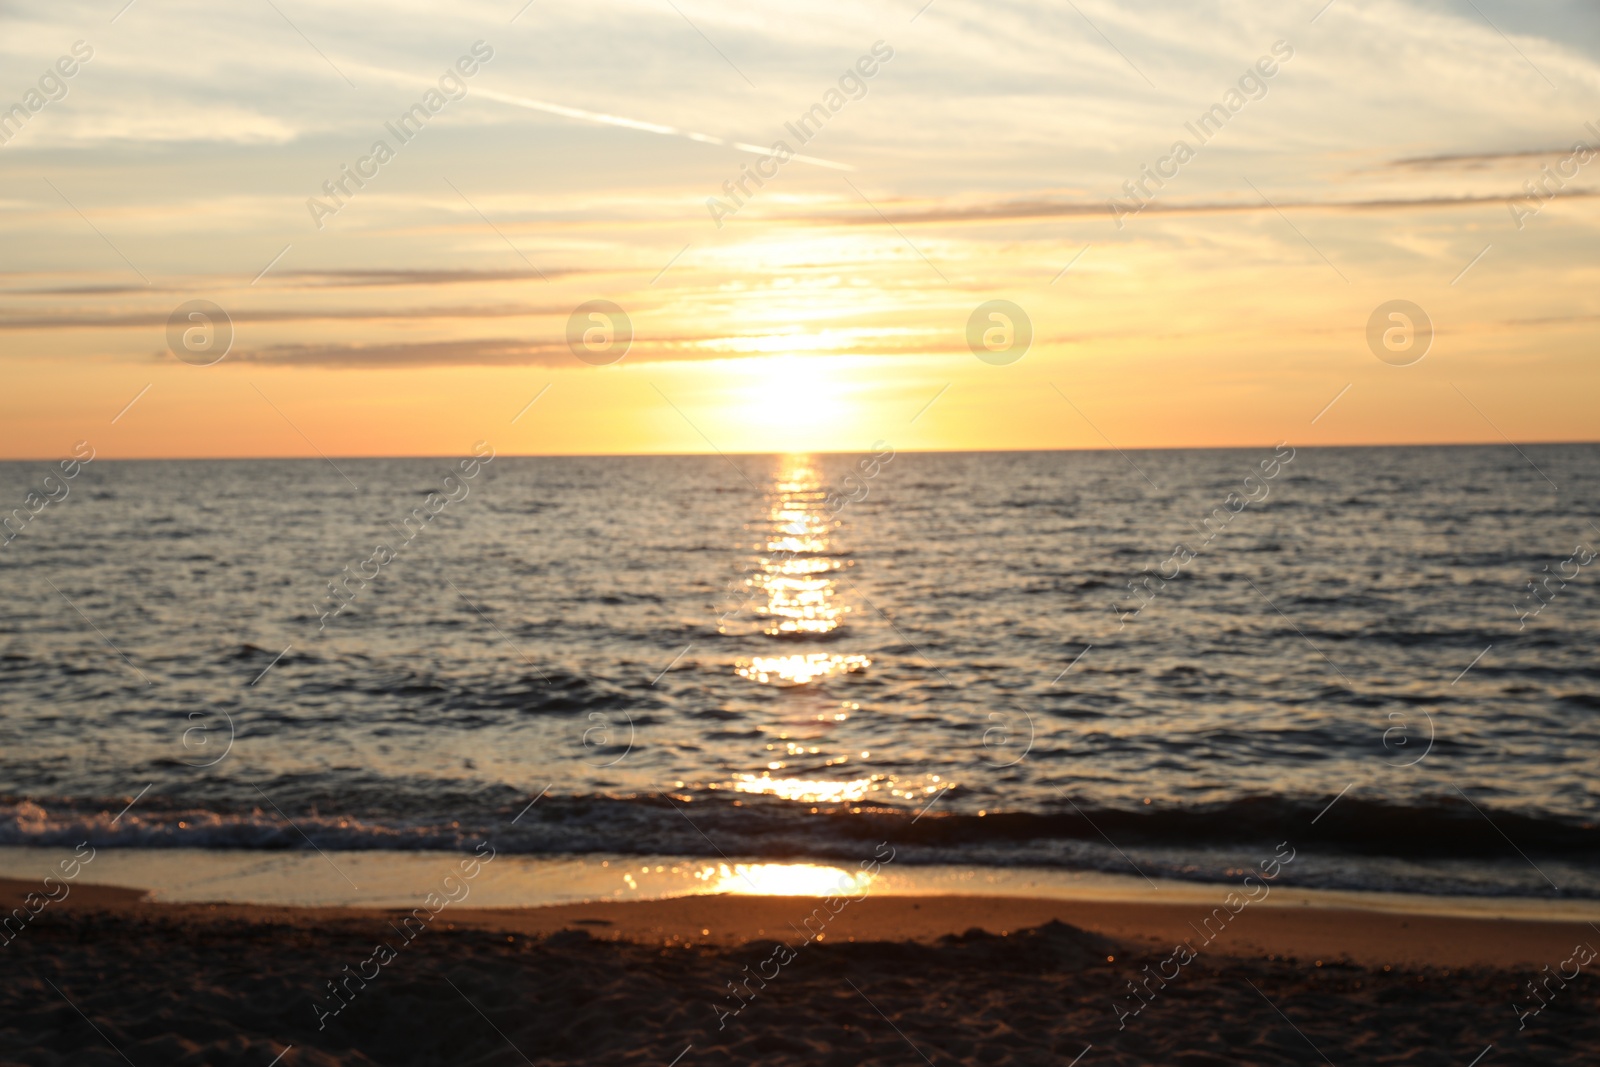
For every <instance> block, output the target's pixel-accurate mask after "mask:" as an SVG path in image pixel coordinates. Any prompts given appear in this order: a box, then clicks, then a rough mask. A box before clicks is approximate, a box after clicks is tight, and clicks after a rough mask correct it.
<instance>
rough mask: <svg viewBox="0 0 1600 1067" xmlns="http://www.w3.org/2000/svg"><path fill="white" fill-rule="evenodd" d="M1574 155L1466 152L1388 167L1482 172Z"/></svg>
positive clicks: (1532, 150) (1565, 151) (1398, 162)
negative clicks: (1514, 163) (1495, 166)
mask: <svg viewBox="0 0 1600 1067" xmlns="http://www.w3.org/2000/svg"><path fill="white" fill-rule="evenodd" d="M1571 154H1572V149H1571V148H1530V149H1524V150H1522V151H1515V152H1464V153H1460V154H1457V155H1438V156H1413V157H1411V158H1409V159H1396V160H1392V161H1390V163H1389V164H1388V166H1390V167H1394V168H1398V169H1409V170H1444V169H1451V168H1459V169H1462V170H1482V169H1484V168H1485V167H1488V166H1489V165H1491V164H1494V163H1509V162H1512V161H1516V160H1524V159H1549V158H1552V157H1556V156H1568V155H1571Z"/></svg>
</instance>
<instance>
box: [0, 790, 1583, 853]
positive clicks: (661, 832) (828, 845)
mask: <svg viewBox="0 0 1600 1067" xmlns="http://www.w3.org/2000/svg"><path fill="white" fill-rule="evenodd" d="M495 794H499V795H495ZM323 799H324V800H326V797H324V798H323ZM125 803H126V802H125V801H123V800H118V801H116V802H108V801H101V802H96V801H94V800H85V799H83V798H35V799H26V798H15V797H13V798H0V845H51V846H63V845H76V844H77V843H79V842H81V841H84V840H87V841H89V842H90V843H91V844H93V845H95V846H96V847H100V846H106V847H128V848H174V847H189V848H244V849H295V848H306V847H308V846H309V844H311V843H314V844H315V845H316V846H317V847H321V848H329V849H339V850H350V851H360V850H372V849H383V850H400V851H419V850H453V849H470V848H471V847H472V846H473V845H474V844H475V843H476V842H478V841H482V840H485V839H492V840H493V841H494V842H495V845H496V847H497V848H499V849H501V850H502V851H508V852H512V853H527V854H539V853H563V854H572V853H589V852H606V853H621V854H630V853H632V854H646V853H649V854H656V853H663V852H670V853H673V854H681V855H692V856H702V855H703V856H717V855H733V854H737V855H739V856H741V857H759V858H765V859H796V858H819V859H826V858H840V857H853V856H856V855H858V854H860V852H861V850H862V848H863V847H864V846H865V847H868V848H869V850H870V845H871V844H872V843H875V842H878V841H883V840H892V841H894V842H896V844H897V845H903V846H906V847H908V848H910V849H911V850H912V857H911V862H918V861H919V859H918V858H919V857H920V858H921V861H922V862H951V861H952V860H956V861H959V859H960V857H962V856H963V855H978V854H982V855H983V856H984V860H983V862H985V863H987V864H992V863H997V862H998V863H1001V864H1006V863H1007V862H1008V861H1007V857H1008V856H1009V857H1011V859H1010V861H1009V862H1010V863H1038V862H1040V858H1041V857H1047V856H1048V855H1050V854H1053V853H1061V852H1062V850H1061V849H1059V848H1054V847H1053V846H1057V845H1068V846H1070V845H1073V844H1075V843H1085V842H1087V843H1090V844H1095V845H1102V844H1104V843H1106V842H1108V841H1110V842H1115V846H1113V847H1120V848H1123V849H1130V850H1141V851H1146V852H1159V851H1162V850H1170V849H1174V848H1180V849H1195V848H1201V849H1204V848H1210V849H1223V850H1227V849H1235V848H1253V847H1259V846H1260V845H1261V844H1262V843H1263V842H1277V841H1281V840H1289V841H1292V842H1294V843H1295V845H1296V847H1301V848H1306V849H1312V850H1317V851H1323V852H1337V853H1339V854H1342V855H1347V856H1364V857H1390V858H1395V859H1406V860H1422V859H1427V860H1493V859H1497V858H1501V857H1504V856H1506V855H1508V850H1509V848H1510V846H1508V844H1507V841H1508V840H1510V841H1514V842H1516V846H1515V847H1516V848H1518V849H1520V850H1522V851H1523V852H1526V853H1528V854H1530V855H1535V856H1539V857H1541V858H1554V859H1558V860H1561V861H1564V862H1569V863H1579V864H1582V863H1585V862H1594V861H1595V860H1596V859H1597V858H1600V827H1596V826H1595V825H1594V824H1593V823H1591V822H1583V821H1577V820H1573V819H1569V818H1561V817H1556V816H1551V815H1536V814H1523V813H1518V812H1510V811H1495V812H1494V813H1493V816H1492V819H1493V821H1492V822H1491V821H1490V818H1489V817H1488V816H1486V815H1485V814H1484V813H1483V812H1482V811H1480V810H1479V809H1478V808H1476V807H1474V806H1473V805H1470V804H1468V803H1465V802H1464V801H1461V800H1459V799H1458V800H1455V801H1454V802H1451V801H1450V800H1448V799H1444V798H1442V799H1440V800H1439V801H1438V802H1437V803H1435V804H1430V805H1426V806H1409V807H1408V806H1395V805H1390V804H1384V803H1379V802H1369V801H1363V800H1359V799H1355V798H1342V799H1340V800H1339V801H1337V803H1336V804H1335V805H1334V806H1333V807H1331V808H1327V807H1326V801H1321V800H1319V802H1318V803H1311V802H1308V801H1301V800H1286V799H1284V798H1281V797H1265V796H1262V797H1250V798H1246V799H1243V800H1237V801H1229V802H1225V803H1218V804H1215V805H1202V806H1196V807H1191V808H1179V809H1173V808H1156V809H1144V810H1130V809H1126V808H1115V807H1098V806H1094V805H1089V804H1084V805H1077V806H1070V805H1069V807H1068V809H1067V810H1062V811H996V812H986V813H983V814H973V813H960V812H939V811H936V810H925V811H924V812H922V813H920V814H919V813H918V812H916V811H910V810H904V809H896V808H887V807H869V806H862V807H860V808H857V809H846V808H835V809H827V810H822V811H818V812H816V813H812V812H811V811H810V810H809V808H806V807H803V806H796V805H793V804H790V803H787V802H784V801H779V800H774V799H772V798H766V797H759V796H744V795H741V796H740V797H738V798H737V799H733V798H728V799H724V798H722V797H719V796H717V795H716V794H714V793H713V794H709V795H707V794H705V793H700V794H693V795H691V794H688V793H674V794H662V795H648V796H605V795H588V796H548V795H546V796H541V797H540V798H539V799H538V800H537V801H535V802H533V803H532V804H528V802H527V801H526V800H525V799H524V798H522V797H519V796H513V795H512V793H511V791H510V790H508V789H497V790H493V791H484V792H483V793H480V794H478V795H473V794H469V793H457V794H453V795H451V796H450V797H449V798H448V799H446V798H443V797H440V796H435V797H433V798H432V801H431V802H422V801H420V799H419V802H418V803H417V804H415V805H407V804H396V805H394V806H393V807H391V808H389V809H388V810H383V811H378V810H369V811H366V812H364V813H361V814H355V813H348V812H338V813H329V812H326V811H319V810H317V809H316V808H312V809H311V810H309V811H303V810H293V809H289V810H285V809H281V808H280V807H278V806H277V805H275V804H274V803H273V802H272V801H266V802H264V803H261V804H241V805H233V804H226V803H221V804H219V803H215V802H212V803H208V804H205V805H198V804H184V803H181V802H174V801H173V800H171V799H165V798H153V797H149V798H144V799H143V800H141V801H139V802H138V803H137V804H136V805H134V806H133V807H132V808H130V809H128V810H126V811H124V810H123V808H124V805H125ZM284 803H285V804H290V803H291V802H290V801H288V800H287V799H286V800H285V801H284ZM932 807H933V805H931V804H930V808H932ZM407 808H409V809H410V810H413V811H416V810H427V811H430V812H431V814H430V815H427V816H415V815H407V814H404V811H405V810H406V809H407ZM1324 808H1326V810H1324ZM1502 835H1504V836H1502ZM1066 851H1067V852H1070V851H1071V849H1070V848H1068V849H1067V850H1066Z"/></svg>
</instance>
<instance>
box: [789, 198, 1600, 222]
mask: <svg viewBox="0 0 1600 1067" xmlns="http://www.w3.org/2000/svg"><path fill="white" fill-rule="evenodd" d="M1526 195H1527V194H1526V193H1524V192H1523V191H1522V190H1517V191H1516V192H1513V193H1506V194H1503V195H1498V196H1425V197H1415V198H1405V197H1389V198H1382V199H1372V200H1278V201H1275V202H1274V203H1273V204H1270V205H1269V204H1263V203H1251V202H1249V201H1238V202H1209V203H1190V204H1185V203H1172V202H1167V201H1154V202H1152V203H1149V204H1146V205H1145V207H1144V213H1147V214H1153V215H1233V214H1245V213H1253V212H1261V211H1272V210H1273V209H1274V208H1277V209H1301V210H1308V211H1405V210H1411V209H1425V208H1450V207H1468V206H1471V205H1474V204H1503V203H1505V202H1506V201H1507V200H1518V199H1525V198H1526ZM1596 195H1600V192H1597V191H1591V190H1577V191H1573V192H1561V193H1557V194H1556V196H1557V197H1559V198H1561V199H1582V198H1588V197H1592V196H1596ZM1109 214H1110V211H1109V209H1108V208H1107V207H1106V203H1105V201H1090V202H1087V203H1085V202H1082V201H1061V200H1045V199H1036V200H1010V201H1005V202H1003V203H999V204H992V205H984V206H973V207H957V206H951V207H940V206H934V207H927V208H917V209H905V210H900V211H895V210H893V209H892V208H884V209H883V210H882V214H881V215H879V214H876V213H874V214H870V215H869V214H867V213H865V212H861V213H855V214H850V215H791V216H785V217H784V218H783V219H782V221H785V222H805V223H827V224H829V225H834V226H879V225H882V223H883V221H884V220H885V219H887V220H888V221H889V222H891V223H896V224H900V223H903V224H906V225H916V224H919V223H922V224H941V223H959V222H1004V221H1009V220H1014V219H1045V218H1072V217H1099V216H1106V215H1109Z"/></svg>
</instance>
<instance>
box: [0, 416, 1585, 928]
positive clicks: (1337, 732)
mask: <svg viewBox="0 0 1600 1067" xmlns="http://www.w3.org/2000/svg"><path fill="white" fill-rule="evenodd" d="M1522 452H1523V453H1525V454H1526V459H1525V458H1524V456H1523V455H1522V454H1519V453H1518V452H1517V451H1516V450H1514V449H1512V448H1509V447H1500V448H1488V447H1483V448H1479V447H1472V448H1370V449H1302V450H1300V451H1298V452H1294V451H1293V450H1292V449H1290V448H1288V447H1287V446H1285V447H1283V448H1280V449H1277V450H1275V449H1273V448H1272V447H1270V446H1267V447H1263V448H1261V449H1259V450H1215V451H1168V452H1139V453H1132V454H1130V455H1129V456H1126V457H1124V456H1122V455H1120V454H1118V453H1115V452H1110V453H987V454H902V455H894V456H892V457H889V458H885V456H884V454H878V455H876V456H870V457H865V458H864V457H858V456H831V455H828V456H810V457H804V456H781V457H779V456H747V457H732V458H731V459H729V460H724V459H722V458H720V457H710V458H700V457H672V458H596V459H532V458H510V457H499V458H496V459H494V460H492V461H491V462H490V463H488V464H486V465H484V466H482V468H481V470H479V471H478V473H477V474H476V475H474V476H472V477H469V478H462V477H461V473H460V471H461V468H460V467H459V465H458V464H459V460H457V459H444V458H441V459H405V460H340V461H338V463H339V468H340V471H342V472H343V473H342V474H341V473H339V471H335V470H334V469H333V468H332V467H331V466H330V465H329V464H327V463H324V462H323V461H321V460H317V461H185V462H129V463H112V462H107V461H103V460H97V461H95V462H93V463H91V464H90V465H88V466H87V467H85V468H84V469H83V471H82V473H81V474H80V475H79V476H78V477H77V478H76V479H74V480H73V481H72V482H71V484H70V493H69V494H68V496H67V497H66V498H65V499H62V500H60V501H58V502H55V503H51V504H49V505H48V506H47V507H45V508H44V509H43V510H42V511H40V512H39V514H37V515H36V516H35V517H34V518H33V519H32V521H31V522H29V523H28V524H27V525H26V527H25V528H24V529H23V530H22V532H21V533H20V534H19V535H18V536H17V537H16V538H15V539H14V540H13V541H12V542H11V543H10V544H9V545H7V546H5V547H4V548H0V570H3V572H4V580H5V588H6V592H7V594H8V596H7V603H8V608H9V610H8V612H7V614H6V616H5V619H4V622H3V623H0V627H3V630H0V681H3V685H0V845H42V844H56V843H66V842H72V843H76V842H77V841H79V840H82V839H84V838H85V837H89V838H91V839H92V840H94V841H96V842H97V843H101V844H105V845H117V844H120V845H126V846H150V847H155V846H163V847H170V846H189V847H195V846H198V847H207V848H243V849H271V850H281V849H306V848H309V845H308V840H310V841H315V842H316V844H317V845H318V846H320V847H323V848H329V849H335V848H337V849H402V850H426V849H439V848H446V849H448V848H456V847H463V846H464V847H471V844H472V843H473V842H476V841H478V840H480V839H483V838H485V837H492V839H493V840H494V841H495V843H496V845H497V847H499V848H501V849H502V850H506V851H510V852H521V853H547V854H557V853H606V854H627V853H638V854H646V853H649V854H675V855H684V856H703V857H706V858H707V860H708V862H716V863H733V864H737V863H745V864H747V865H749V864H759V863H761V862H762V861H772V860H802V861H804V860H819V861H822V860H829V859H838V860H843V859H854V858H859V857H860V856H866V855H870V854H871V851H872V847H873V845H874V844H875V843H876V842H878V841H882V840H893V841H894V842H896V846H897V848H899V857H900V858H899V860H898V861H897V862H902V863H911V864H917V863H964V864H972V865H978V866H991V867H994V866H1023V865H1033V866H1054V867H1062V868H1073V869H1082V870H1096V871H1105V872H1114V873H1133V872H1134V871H1135V869H1136V868H1137V870H1139V871H1143V872H1145V873H1148V874H1149V875H1151V876H1152V877H1161V876H1165V877H1178V878H1195V879H1221V878H1227V877H1229V872H1230V871H1233V870H1235V869H1237V868H1241V867H1248V866H1251V865H1253V864H1254V863H1255V862H1257V861H1258V860H1259V859H1261V858H1263V857H1265V856H1270V855H1271V854H1272V852H1273V847H1274V846H1275V845H1276V844H1277V843H1278V842H1280V841H1283V840H1290V841H1292V842H1293V843H1294V845H1295V846H1296V847H1297V848H1298V850H1299V851H1298V853H1297V858H1296V860H1295V862H1294V863H1293V864H1292V866H1291V867H1290V868H1286V871H1285V878H1288V879H1291V880H1294V881H1297V882H1299V883H1300V884H1303V885H1309V886H1323V887H1332V888H1370V889H1385V890H1402V891H1427V892H1456V893H1490V894H1523V895H1540V894H1543V895H1551V896H1553V895H1556V894H1558V893H1560V894H1563V895H1573V896H1584V897H1595V896H1600V833H1597V831H1596V829H1595V827H1594V819H1595V813H1596V803H1595V782H1596V780H1597V771H1600V745H1597V744H1596V741H1597V735H1600V731H1597V728H1596V723H1595V719H1596V713H1597V709H1600V691H1597V687H1596V680H1597V674H1600V666H1597V660H1596V655H1595V639H1596V636H1597V635H1600V605H1597V600H1596V596H1595V591H1594V584H1595V583H1594V575H1595V573H1596V571H1597V570H1600V559H1594V557H1593V549H1594V546H1596V545H1597V544H1600V530H1597V529H1596V528H1595V526H1594V525H1593V524H1592V519H1591V516H1592V515H1593V513H1594V511H1593V508H1591V507H1589V506H1588V505H1586V504H1585V503H1584V502H1585V501H1593V500H1595V499H1596V497H1597V489H1600V448H1596V447H1593V446H1538V447H1534V446H1525V447H1524V448H1523V449H1522ZM43 470H44V468H43V465H41V464H23V463H9V464H0V493H3V494H4V496H3V498H0V499H4V500H5V501H9V502H10V503H8V504H7V507H11V506H21V505H22V503H23V500H24V498H25V497H26V495H27V493H28V492H30V491H32V490H35V489H36V488H37V483H38V481H39V477H40V475H41V474H42V473H43ZM452 472H454V473H455V475H456V476H455V477H454V478H453V479H452V480H449V481H447V480H446V479H447V476H449V475H451V474H452ZM346 476H348V480H347V477H346ZM1547 479H1548V480H1547ZM452 486H454V487H455V488H452ZM1557 487H1558V488H1557ZM463 493H464V495H463ZM429 494H440V495H439V496H434V497H432V498H430V497H429ZM430 499H431V500H432V501H433V503H432V504H431V506H430V504H429V503H428V501H429V500H430ZM441 500H447V501H448V502H447V503H445V504H444V505H443V506H441V505H440V503H439V502H440V501H441ZM380 546H381V550H380ZM1586 553H1587V555H1588V559H1587V560H1586V558H1585V554H1586ZM1530 581H1537V582H1538V584H1537V585H1536V586H1535V588H1534V589H1533V590H1532V591H1530V589H1529V582H1530ZM330 582H336V583H337V584H336V585H334V586H333V587H330ZM1130 583H1131V584H1130ZM340 605H343V607H342V610H340ZM335 611H337V614H335V613H334V612H335ZM1469 667H1470V669H1468V668H1469ZM1463 672H1465V673H1463ZM146 786H148V787H149V788H148V791H145V792H143V793H142V794H141V790H145V788H146ZM136 795H137V796H138V800H137V802H136V803H135V804H134V805H133V806H132V807H131V808H128V809H127V811H126V813H125V814H122V812H123V809H124V807H125V806H126V805H127V804H128V803H129V801H130V800H133V799H134V797H135V796H136ZM536 797H537V798H538V800H537V802H536V803H534V804H533V805H532V806H531V807H529V806H528V805H529V802H530V801H533V800H534V799H535V798H536ZM1335 798H1337V800H1335ZM1330 802H1333V803H1332V806H1331V807H1330V806H1329V805H1330ZM750 869H756V868H754V867H751V868H750ZM1557 887H1559V888H1557Z"/></svg>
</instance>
